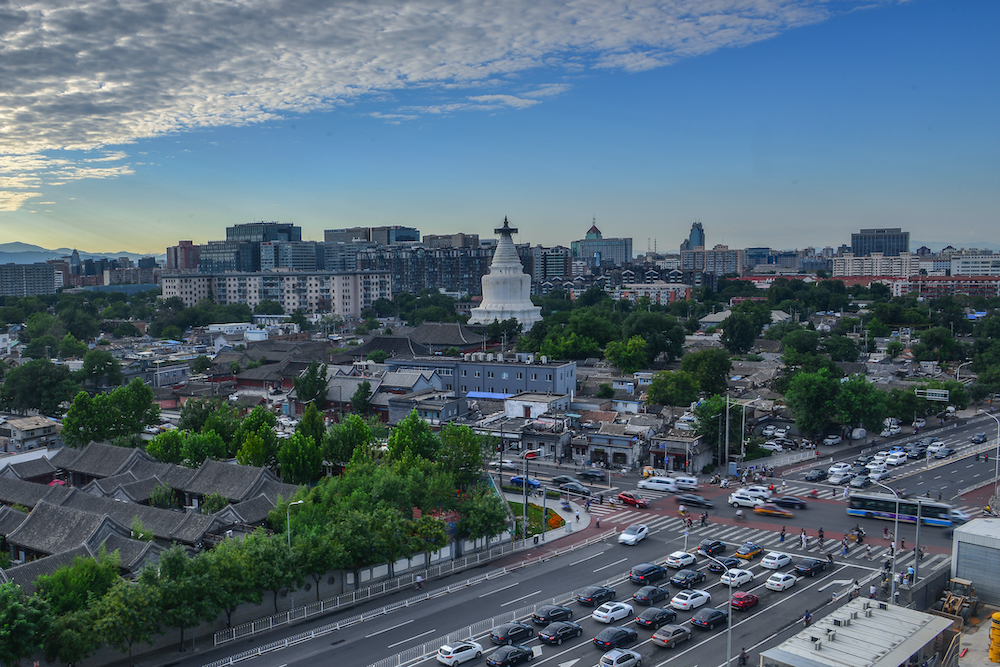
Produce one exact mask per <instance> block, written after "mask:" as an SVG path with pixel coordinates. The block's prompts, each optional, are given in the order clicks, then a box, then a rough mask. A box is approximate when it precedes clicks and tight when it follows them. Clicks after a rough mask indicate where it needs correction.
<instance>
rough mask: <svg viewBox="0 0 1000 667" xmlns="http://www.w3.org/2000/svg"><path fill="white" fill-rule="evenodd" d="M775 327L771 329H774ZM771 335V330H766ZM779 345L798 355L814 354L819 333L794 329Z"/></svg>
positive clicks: (817, 347)
mask: <svg viewBox="0 0 1000 667" xmlns="http://www.w3.org/2000/svg"><path fill="white" fill-rule="evenodd" d="M774 328H775V327H771V329H774ZM768 333H769V334H770V333H771V330H770V329H769V330H768ZM781 345H782V346H783V347H784V348H785V349H786V350H795V351H796V352H798V353H799V354H816V351H817V349H819V332H818V331H810V330H809V329H795V330H794V331H791V332H789V333H787V334H785V336H784V337H783V338H782V339H781Z"/></svg>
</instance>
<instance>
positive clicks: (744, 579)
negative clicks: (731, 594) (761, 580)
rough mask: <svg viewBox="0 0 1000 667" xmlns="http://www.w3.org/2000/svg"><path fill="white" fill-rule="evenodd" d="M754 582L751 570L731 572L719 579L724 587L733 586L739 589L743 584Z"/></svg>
mask: <svg viewBox="0 0 1000 667" xmlns="http://www.w3.org/2000/svg"><path fill="white" fill-rule="evenodd" d="M751 581H753V572H751V571H750V570H730V571H729V572H726V573H725V574H723V575H722V577H721V578H720V579H719V583H721V584H723V585H724V586H730V585H731V586H732V587H733V588H739V587H740V586H742V585H743V584H746V583H749V582H751Z"/></svg>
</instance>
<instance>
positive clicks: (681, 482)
mask: <svg viewBox="0 0 1000 667" xmlns="http://www.w3.org/2000/svg"><path fill="white" fill-rule="evenodd" d="M674 481H675V482H677V488H678V489H681V490H682V491H695V490H697V489H698V478H697V477H685V476H677V477H674Z"/></svg>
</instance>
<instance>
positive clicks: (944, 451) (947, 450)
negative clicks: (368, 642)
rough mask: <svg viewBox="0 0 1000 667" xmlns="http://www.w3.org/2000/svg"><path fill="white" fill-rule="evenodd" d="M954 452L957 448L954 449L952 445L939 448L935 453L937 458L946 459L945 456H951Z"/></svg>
mask: <svg viewBox="0 0 1000 667" xmlns="http://www.w3.org/2000/svg"><path fill="white" fill-rule="evenodd" d="M954 453H955V450H954V449H952V448H951V447H942V448H941V449H939V450H937V452H936V453H935V454H934V458H936V459H944V458H948V457H949V456H951V455H952V454H954Z"/></svg>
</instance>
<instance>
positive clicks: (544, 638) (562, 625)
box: [538, 621, 583, 644]
mask: <svg viewBox="0 0 1000 667" xmlns="http://www.w3.org/2000/svg"><path fill="white" fill-rule="evenodd" d="M582 634H583V626H581V625H580V624H579V623H574V622H572V621H556V622H555V623H549V624H548V625H546V626H545V627H544V628H542V629H541V630H539V631H538V640H539V641H541V642H545V643H546V644H562V643H563V642H564V641H565V640H567V639H570V638H571V637H579V636H580V635H582Z"/></svg>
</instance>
